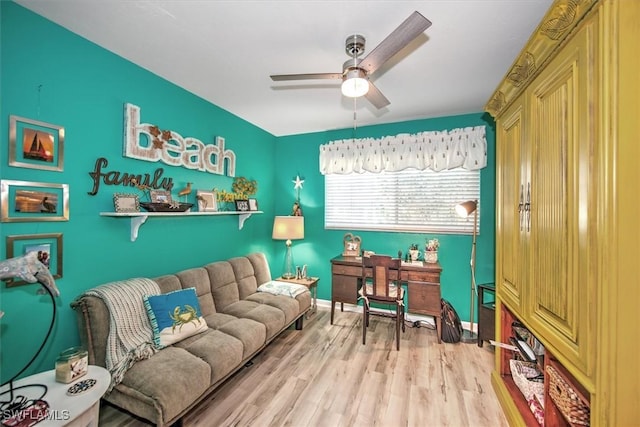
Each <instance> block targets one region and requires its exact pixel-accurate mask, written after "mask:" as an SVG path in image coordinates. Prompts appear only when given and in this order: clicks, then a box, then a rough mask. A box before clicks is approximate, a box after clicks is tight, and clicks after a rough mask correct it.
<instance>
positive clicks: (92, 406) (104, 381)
mask: <svg viewBox="0 0 640 427" xmlns="http://www.w3.org/2000/svg"><path fill="white" fill-rule="evenodd" d="M88 379H94V380H96V384H95V385H94V386H93V387H91V388H90V389H88V390H87V391H85V392H82V393H79V394H77V395H73V396H72V395H69V394H67V390H68V389H69V387H71V386H73V385H74V384H77V383H79V382H80V381H83V380H88ZM110 383H111V374H109V371H107V370H106V369H104V368H103V367H101V366H95V365H89V369H88V372H87V373H86V374H85V375H83V376H82V377H80V378H78V380H76V381H73V382H71V383H69V384H64V383H59V382H57V381H56V371H55V369H52V370H50V371H46V372H40V373H39V374H35V375H31V376H29V377H25V378H21V379H19V380H17V381H14V382H13V389H14V393H13V395H14V397H15V396H16V395H21V396H24V397H25V398H26V399H34V400H35V399H42V400H44V401H46V402H47V403H48V404H49V413H48V415H47V417H46V418H45V419H43V420H42V421H40V422H39V423H37V424H36V425H37V426H38V427H41V426H43V427H44V426H76V427H80V426H82V427H84V426H89V425H91V426H97V425H98V419H99V413H100V398H101V397H102V395H104V393H105V392H106V391H107V388H109V384H110ZM43 386H44V387H43ZM45 387H46V394H45V395H44V396H42V394H43V393H44V391H45ZM9 390H10V387H9V385H8V384H7V385H5V386H3V387H2V389H0V393H3V394H2V396H0V397H1V400H2V401H5V400H8V399H9ZM3 415H4V414H3Z"/></svg>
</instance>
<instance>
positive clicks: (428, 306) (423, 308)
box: [407, 282, 440, 316]
mask: <svg viewBox="0 0 640 427" xmlns="http://www.w3.org/2000/svg"><path fill="white" fill-rule="evenodd" d="M407 286H408V291H409V312H411V313H419V314H426V315H429V316H440V285H439V284H438V283H425V282H408V283H407Z"/></svg>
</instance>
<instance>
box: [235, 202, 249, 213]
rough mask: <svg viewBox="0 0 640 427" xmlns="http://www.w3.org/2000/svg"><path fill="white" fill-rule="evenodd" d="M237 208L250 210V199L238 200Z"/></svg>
mask: <svg viewBox="0 0 640 427" xmlns="http://www.w3.org/2000/svg"><path fill="white" fill-rule="evenodd" d="M236 210H237V211H239V212H246V211H248V210H249V200H236Z"/></svg>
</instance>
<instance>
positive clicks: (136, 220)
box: [100, 211, 263, 242]
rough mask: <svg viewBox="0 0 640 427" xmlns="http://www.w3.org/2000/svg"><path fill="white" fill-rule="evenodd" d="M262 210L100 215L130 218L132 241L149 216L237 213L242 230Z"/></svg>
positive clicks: (109, 213)
mask: <svg viewBox="0 0 640 427" xmlns="http://www.w3.org/2000/svg"><path fill="white" fill-rule="evenodd" d="M261 213H263V212H262V211H248V212H241V211H231V212H100V216H108V217H113V218H129V219H130V220H131V241H132V242H135V241H136V239H137V238H138V230H139V229H140V226H141V225H142V224H144V223H145V222H146V221H147V218H149V217H153V218H174V217H188V216H191V217H193V216H222V215H237V216H238V230H242V227H244V222H245V221H246V220H247V219H248V218H249V217H250V216H251V215H253V214H261Z"/></svg>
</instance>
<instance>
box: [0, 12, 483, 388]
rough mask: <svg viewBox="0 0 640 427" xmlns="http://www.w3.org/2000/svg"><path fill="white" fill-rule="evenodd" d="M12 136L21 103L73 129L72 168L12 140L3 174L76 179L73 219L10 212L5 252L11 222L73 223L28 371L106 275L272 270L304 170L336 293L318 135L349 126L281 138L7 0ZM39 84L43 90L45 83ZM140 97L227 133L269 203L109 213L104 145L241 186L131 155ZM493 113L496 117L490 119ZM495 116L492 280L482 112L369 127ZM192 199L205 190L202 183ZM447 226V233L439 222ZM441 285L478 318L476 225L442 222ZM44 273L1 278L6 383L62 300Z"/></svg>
mask: <svg viewBox="0 0 640 427" xmlns="http://www.w3.org/2000/svg"><path fill="white" fill-rule="evenodd" d="M0 19H1V22H0V24H1V25H0V41H1V43H2V44H1V48H0V64H1V67H2V68H1V70H0V77H1V82H0V93H1V95H2V96H1V100H0V135H1V138H2V139H3V140H4V141H8V132H9V130H8V125H9V115H17V116H21V117H25V118H29V119H33V120H41V121H44V122H47V123H52V124H56V125H60V126H64V128H65V132H66V135H65V150H64V155H65V162H64V163H65V166H64V171H63V172H49V171H39V170H34V169H25V168H16V167H8V166H7V165H8V158H7V157H8V151H7V149H6V146H7V145H6V144H7V143H6V142H5V143H4V144H2V145H3V147H5V148H3V149H2V150H0V178H2V179H10V180H25V181H35V182H49V183H65V184H69V188H70V203H69V205H70V219H69V221H65V222H27V223H1V224H0V259H5V258H6V247H5V241H6V237H7V236H10V235H24V234H41V233H63V242H64V251H63V258H64V269H63V272H64V277H63V278H61V279H58V280H57V285H58V287H59V288H60V291H61V296H60V298H58V299H57V301H56V304H57V308H58V317H57V320H56V325H55V328H54V332H53V336H52V337H51V339H50V340H49V341H48V343H47V346H46V348H45V350H44V352H43V353H42V354H41V355H40V357H39V358H38V359H37V360H36V362H35V363H34V364H33V365H32V366H31V367H30V369H29V370H28V371H27V372H26V373H25V374H31V373H35V372H39V371H43V370H48V369H52V368H53V362H54V360H55V357H56V355H57V354H58V353H59V352H60V351H62V350H63V349H65V348H67V347H70V346H72V345H77V344H78V342H79V339H78V332H77V326H76V320H75V314H74V312H73V311H72V310H71V309H70V308H69V303H70V302H71V301H72V300H73V299H74V298H75V297H76V296H77V295H79V294H81V293H82V292H83V291H84V290H86V289H88V288H91V287H94V286H96V285H99V284H102V283H105V282H109V281H113V280H119V279H125V278H128V277H134V276H144V277H155V276H158V275H162V274H165V273H172V272H176V271H179V270H181V269H185V268H190V267H193V266H199V265H202V264H204V263H207V262H211V261H215V260H221V259H226V258H229V257H232V256H237V255H244V254H247V253H249V252H253V251H262V252H265V253H266V254H267V257H268V258H269V259H270V262H271V268H272V271H273V272H274V274H277V273H278V272H280V271H281V268H282V267H281V266H282V259H283V256H284V244H283V243H282V242H279V241H273V240H272V239H271V227H272V222H273V216H274V215H287V214H289V213H290V212H291V205H292V204H293V201H294V200H295V197H296V194H295V191H294V188H293V183H292V180H293V179H295V177H296V175H300V176H301V177H303V179H305V182H304V186H303V189H302V191H301V192H300V196H301V201H302V206H303V209H304V214H305V222H306V236H305V239H304V240H303V241H297V242H295V243H294V245H295V246H294V250H295V251H294V253H295V261H296V264H308V266H309V272H310V273H311V274H313V275H316V276H320V279H321V280H320V286H319V297H320V298H322V299H327V300H328V299H330V294H331V292H330V283H331V278H330V269H329V259H330V258H331V257H333V256H335V255H336V254H338V253H339V252H340V251H341V249H342V236H343V235H344V232H343V231H335V230H324V227H323V226H324V221H323V203H324V181H323V176H322V175H320V174H319V172H318V147H319V145H320V144H323V143H326V142H328V141H330V140H333V139H338V138H344V137H350V136H351V132H352V131H351V130H350V129H345V130H342V131H327V132H319V133H313V134H305V135H293V136H287V137H280V138H276V137H275V136H273V135H271V134H270V133H268V132H266V131H264V130H262V129H259V128H257V127H256V126H253V125H252V124H250V123H248V122H246V121H244V120H242V119H240V118H238V117H237V116H234V115H233V114H231V113H229V112H227V111H225V110H222V109H220V108H219V107H217V106H215V105H212V104H211V103H209V102H206V101H204V100H203V99H201V98H198V97H197V96H195V95H193V94H191V93H189V92H187V91H185V90H184V89H181V88H179V87H177V86H175V85H173V84H171V83H169V82H167V81H165V80H163V79H161V78H159V77H158V76H156V75H154V74H152V73H150V72H148V71H146V70H144V69H142V68H140V67H139V66H136V65H134V64H132V63H130V62H128V61H126V60H124V59H123V58H121V57H119V56H117V55H114V54H112V53H110V52H108V51H106V50H104V49H102V48H100V47H98V46H96V45H95V44H93V43H91V42H88V41H87V40H85V39H83V38H80V37H78V36H77V35H75V34H73V33H70V32H69V31H67V30H65V29H64V28H62V27H60V26H58V25H56V24H53V23H52V22H50V21H47V20H45V19H43V18H42V17H40V16H38V15H36V14H33V13H32V12H30V11H28V10H26V9H24V8H22V7H20V6H18V5H16V4H14V3H11V2H0ZM39 88H40V89H39ZM125 103H132V104H135V105H137V106H139V107H140V108H141V118H142V121H143V122H148V123H152V124H155V125H157V126H159V127H160V128H161V129H171V130H174V131H176V132H178V133H180V134H181V135H182V136H185V137H186V136H192V137H195V138H198V139H200V140H201V141H203V142H204V143H207V144H210V143H213V141H214V139H215V137H216V136H222V137H224V138H225V139H226V148H227V149H230V150H233V151H234V152H235V154H236V156H237V161H236V175H237V176H245V177H247V178H250V179H255V180H256V181H257V182H258V193H257V195H256V197H257V199H258V201H259V204H260V209H261V210H262V211H264V214H262V215H254V216H252V217H251V218H250V219H248V220H247V221H246V222H245V225H244V228H243V230H238V221H237V217H235V216H222V217H190V218H151V219H149V220H148V221H147V222H146V223H145V224H143V225H142V227H141V228H140V235H139V237H138V240H137V241H136V242H131V241H130V240H129V225H128V220H126V219H118V218H107V217H101V216H100V215H99V213H100V212H104V211H113V202H112V196H113V193H116V192H131V188H130V187H129V188H125V187H122V186H105V185H104V184H102V185H101V186H100V191H99V192H98V194H97V195H96V196H90V195H88V194H87V193H88V192H89V191H91V189H92V185H93V182H92V180H91V178H90V176H89V172H91V171H92V170H93V167H94V164H95V161H96V159H97V158H99V157H105V158H107V159H108V161H109V165H108V167H107V168H106V169H107V170H109V171H122V172H131V173H136V174H138V173H143V174H144V173H153V172H154V171H155V170H156V168H159V167H161V168H163V169H164V176H167V177H171V178H172V179H173V181H174V183H175V189H174V192H173V194H174V197H176V193H177V189H179V188H182V187H183V186H184V185H185V184H186V183H187V182H192V183H193V187H194V189H205V190H210V189H212V188H214V187H217V188H225V189H230V187H231V182H232V178H230V177H225V176H221V175H212V174H207V173H204V172H198V171H192V170H188V169H185V168H181V167H172V166H168V165H165V164H163V163H151V162H145V161H139V160H135V159H128V158H124V157H122V140H123V137H122V134H123V107H124V104H125ZM488 120H490V119H488ZM483 124H488V125H490V126H488V127H487V139H488V141H489V158H490V161H489V163H490V166H489V167H487V168H485V169H484V170H483V171H482V178H481V179H482V198H481V204H482V213H483V216H482V223H481V235H480V236H479V238H478V263H477V265H478V281H479V282H482V281H491V280H492V277H493V257H494V251H493V248H494V237H493V236H494V223H493V217H494V211H493V206H494V174H495V173H494V167H493V164H494V162H493V159H494V140H495V137H494V134H493V130H492V127H491V125H492V122H490V121H488V122H485V116H484V115H482V114H471V115H464V116H455V117H445V118H438V119H430V120H419V121H412V122H403V123H395V124H387V125H379V126H370V127H361V128H359V129H358V136H359V137H360V136H362V137H365V136H382V135H393V134H397V133H402V132H418V131H425V130H443V129H451V128H458V127H466V126H476V125H483ZM189 201H190V202H195V200H194V195H193V194H192V195H191V198H190V200H189ZM356 234H359V235H360V236H361V237H362V238H363V241H364V242H365V245H366V247H367V248H368V249H371V250H374V251H376V252H389V253H392V254H393V253H396V252H397V251H398V249H402V250H406V248H407V246H408V245H409V244H410V243H412V242H424V240H425V238H426V237H427V236H426V235H421V234H418V235H416V234H408V233H373V232H356ZM434 236H435V235H434ZM437 237H438V238H440V240H441V244H442V246H441V251H440V258H441V264H442V266H443V268H444V271H443V276H442V279H443V295H444V297H445V298H448V299H450V300H451V301H452V303H453V304H454V305H455V306H456V308H457V309H458V312H459V314H460V316H461V317H462V318H463V319H465V318H468V305H469V280H470V278H469V268H468V263H469V254H470V247H471V238H470V236H456V235H438V236H437ZM37 289H38V285H26V286H19V287H13V288H7V287H6V286H4V285H0V309H2V310H4V311H5V316H4V318H2V320H0V382H4V381H6V380H8V379H9V378H10V377H11V376H13V375H14V374H15V373H16V372H17V371H18V370H19V369H20V368H21V367H22V366H23V365H24V364H25V363H26V361H27V359H28V358H29V355H30V354H33V353H34V352H35V350H36V349H37V347H38V345H39V344H40V342H41V341H42V339H43V336H44V333H45V331H46V328H47V327H48V322H49V319H50V317H51V304H50V302H49V301H48V298H47V297H45V296H40V295H36V290H37Z"/></svg>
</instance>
